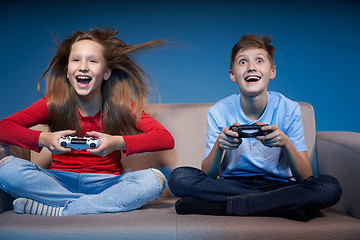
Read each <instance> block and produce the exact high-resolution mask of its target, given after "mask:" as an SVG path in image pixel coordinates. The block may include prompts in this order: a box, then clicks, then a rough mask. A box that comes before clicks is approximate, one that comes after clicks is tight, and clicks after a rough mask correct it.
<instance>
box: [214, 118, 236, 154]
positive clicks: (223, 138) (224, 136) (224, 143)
mask: <svg viewBox="0 0 360 240" xmlns="http://www.w3.org/2000/svg"><path fill="white" fill-rule="evenodd" d="M234 125H236V126H240V124H239V123H234ZM238 137H239V134H238V133H237V132H234V131H231V130H230V129H229V128H228V127H227V128H223V129H222V130H221V132H220V134H219V137H218V139H217V145H218V147H219V148H220V150H226V149H236V148H238V147H239V146H240V144H241V143H242V140H241V138H238Z"/></svg>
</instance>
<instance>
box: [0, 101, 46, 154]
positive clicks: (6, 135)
mask: <svg viewBox="0 0 360 240" xmlns="http://www.w3.org/2000/svg"><path fill="white" fill-rule="evenodd" d="M47 116H48V108H47V104H46V100H45V99H44V98H41V99H40V100H38V101H36V102H35V103H33V104H32V105H31V106H29V107H27V108H25V109H24V110H21V111H19V112H17V113H15V114H13V115H11V116H9V117H7V118H5V119H3V120H1V121H0V142H3V143H6V144H10V145H17V146H20V147H24V148H28V149H30V150H33V151H36V152H40V151H41V149H42V148H41V147H39V146H38V142H39V136H40V133H41V131H35V130H31V129H29V128H30V127H33V126H36V125H38V124H44V123H45V122H46V119H47Z"/></svg>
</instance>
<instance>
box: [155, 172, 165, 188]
mask: <svg viewBox="0 0 360 240" xmlns="http://www.w3.org/2000/svg"><path fill="white" fill-rule="evenodd" d="M152 171H153V172H154V173H155V174H156V176H157V178H158V180H159V184H160V186H161V189H163V188H164V187H165V179H166V178H165V176H164V174H163V173H162V172H161V171H160V170H158V169H155V168H153V169H152Z"/></svg>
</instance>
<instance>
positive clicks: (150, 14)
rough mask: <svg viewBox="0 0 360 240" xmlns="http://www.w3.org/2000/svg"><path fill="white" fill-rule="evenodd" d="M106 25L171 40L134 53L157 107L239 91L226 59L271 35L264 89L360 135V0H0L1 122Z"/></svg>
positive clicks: (127, 36)
mask: <svg viewBox="0 0 360 240" xmlns="http://www.w3.org/2000/svg"><path fill="white" fill-rule="evenodd" d="M99 26H109V27H112V28H116V29H118V30H119V35H118V36H119V37H120V38H121V39H123V40H124V41H125V42H127V43H128V44H137V43H142V42H145V41H149V40H153V39H165V40H169V44H168V45H167V46H166V47H164V48H160V49H156V50H151V51H149V52H145V53H143V54H140V55H136V56H135V58H136V60H137V61H138V62H139V63H140V64H141V65H142V66H143V68H144V69H145V70H146V71H147V73H148V74H149V75H150V76H151V78H152V79H153V80H154V81H155V82H156V84H157V86H158V89H159V92H160V100H158V101H160V102H161V103H192V102H216V101H218V100H219V99H221V98H224V97H226V96H228V95H230V94H232V93H235V92H238V91H239V90H238V87H237V85H236V84H235V83H232V82H231V81H230V79H229V74H228V68H229V55H230V51H231V48H232V46H233V45H234V44H235V43H236V42H237V39H238V38H239V37H240V36H241V35H243V34H248V33H255V34H268V35H272V36H273V44H274V45H275V47H276V49H277V52H276V54H275V63H276V65H277V77H276V78H275V79H274V80H271V81H270V85H269V90H272V91H278V92H281V93H283V94H284V95H285V96H287V97H289V98H291V99H293V100H296V101H305V102H309V103H311V104H312V105H313V106H314V109H315V115H316V126H317V130H318V131H354V132H360V124H359V123H360V122H359V117H360V113H359V112H360V111H359V110H360V108H359V103H358V102H359V101H358V99H359V95H358V91H359V87H360V78H359V70H360V64H359V57H360V3H359V1H346V0H343V1H279V0H278V1H261V0H257V1H249V0H247V1H241V0H237V1H226V0H223V1H203V2H201V1H188V2H187V1H133V2H132V3H128V2H124V1H119V0H117V1H106V0H104V1H91V0H89V1H68V0H63V1H59V3H57V2H48V1H16V0H15V1H11V2H10V1H9V3H4V2H3V1H2V2H1V3H0V54H1V57H0V81H1V89H0V119H2V118H5V117H6V116H8V115H10V114H12V113H14V112H16V111H19V110H21V109H23V108H25V107H27V106H28V105H30V104H31V103H32V102H34V101H35V100H37V99H39V98H40V95H39V93H38V92H37V82H38V79H39V78H40V76H41V74H42V73H43V72H44V70H45V69H46V67H47V64H48V62H49V60H50V58H51V57H52V55H53V53H54V52H53V51H54V49H55V46H56V45H55V43H54V41H53V39H52V36H51V34H50V32H52V33H54V34H55V35H56V36H59V38H60V39H63V38H64V37H65V36H68V35H70V34H71V33H73V32H74V31H76V30H87V29H89V28H96V27H99Z"/></svg>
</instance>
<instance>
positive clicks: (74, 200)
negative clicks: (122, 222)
mask: <svg viewBox="0 0 360 240" xmlns="http://www.w3.org/2000/svg"><path fill="white" fill-rule="evenodd" d="M0 187H1V189H3V190H4V191H5V192H7V193H8V194H10V195H11V196H13V197H15V198H29V199H32V200H35V201H38V202H41V203H44V204H47V205H51V206H56V207H64V209H63V211H62V215H79V214H91V213H107V212H121V211H130V210H134V209H137V208H140V207H142V206H143V205H145V204H146V203H148V202H150V201H153V200H155V199H157V198H158V197H160V195H161V193H162V191H163V190H164V187H162V186H161V185H160V183H159V180H158V177H157V175H156V173H155V172H154V171H153V170H151V169H147V170H141V171H136V172H130V173H125V174H122V175H112V174H93V173H74V172H66V171H55V170H47V169H42V168H40V167H39V166H37V165H36V164H34V163H32V162H29V161H26V160H23V159H19V158H16V157H11V158H9V160H7V161H4V162H3V163H2V164H1V165H0Z"/></svg>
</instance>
